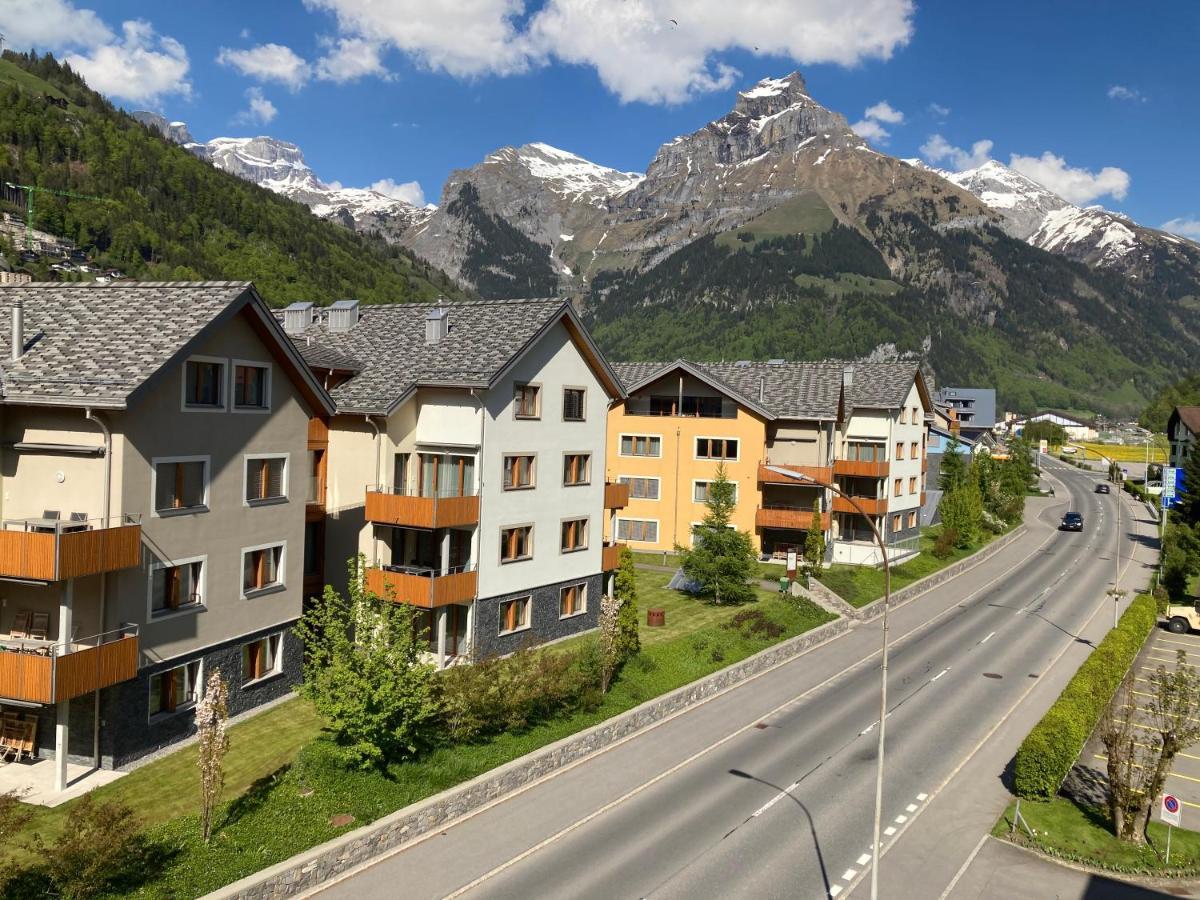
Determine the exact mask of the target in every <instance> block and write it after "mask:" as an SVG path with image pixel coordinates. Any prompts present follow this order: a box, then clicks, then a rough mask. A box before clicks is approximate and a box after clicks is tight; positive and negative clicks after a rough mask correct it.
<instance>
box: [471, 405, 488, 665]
mask: <svg viewBox="0 0 1200 900" xmlns="http://www.w3.org/2000/svg"><path fill="white" fill-rule="evenodd" d="M469 390H470V392H471V396H472V397H474V398H475V402H476V403H478V404H479V463H478V465H476V466H475V492H476V493H477V494H478V495H479V514H480V517H481V519H482V516H483V476H484V471H485V470H486V469H487V465H486V463H485V462H484V455H483V436H484V434H486V433H487V407H485V406H484V405H483V398H482V397H481V396H479V394H478V393H476V391H475V388H470V389H469ZM482 531H483V524H482V521H481V522H480V524H479V525H477V526H475V541H474V547H473V549H474V553H472V556H473V557H474V559H473V560H472V561H471V564H472V565H473V566H475V571H476V572H477V573H478V571H479V556H480V552H479V551H480V547H479V543H480V541H481V540H482ZM475 598H476V599H478V598H479V576H478V575H476V577H475ZM469 609H470V614H469V617H468V620H467V621H468V628H467V653H468V654H469V655H470V656H471V657H474V656H475V627H476V625H477V624H478V622H477V619H478V617H477V616H476V615H475V604H474V602H472V603H471V606H470V607H469Z"/></svg>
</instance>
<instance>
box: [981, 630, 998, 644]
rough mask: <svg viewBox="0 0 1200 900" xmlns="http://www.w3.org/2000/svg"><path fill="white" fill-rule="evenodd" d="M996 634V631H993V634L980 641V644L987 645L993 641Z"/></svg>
mask: <svg viewBox="0 0 1200 900" xmlns="http://www.w3.org/2000/svg"><path fill="white" fill-rule="evenodd" d="M995 634H996V632H994V631H993V632H992V633H991V634H989V635H988V636H987V637H985V638H984V639H983V640H982V641H980V642H979V643H981V644H986V643H987V642H988V641H990V640H991V639H992V638H993V637H994V636H995Z"/></svg>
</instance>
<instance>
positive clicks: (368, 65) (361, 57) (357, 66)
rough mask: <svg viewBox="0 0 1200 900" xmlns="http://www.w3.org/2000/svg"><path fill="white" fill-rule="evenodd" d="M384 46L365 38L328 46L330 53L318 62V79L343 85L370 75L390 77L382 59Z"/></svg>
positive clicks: (344, 39)
mask: <svg viewBox="0 0 1200 900" xmlns="http://www.w3.org/2000/svg"><path fill="white" fill-rule="evenodd" d="M382 50H383V48H382V46H381V45H380V44H379V43H378V42H376V41H369V40H366V39H365V38H353V37H344V38H340V39H339V40H337V41H331V42H329V44H328V52H326V54H325V55H324V56H322V57H321V58H320V59H319V60H317V66H316V68H317V77H318V78H320V79H322V80H325V81H335V82H337V83H338V84H343V83H345V82H347V81H357V80H358V79H360V78H365V77H367V76H368V75H377V76H379V77H380V78H387V77H388V74H389V73H388V70H387V69H386V68H384V65H383V61H382V60H381V59H380V54H381V52H382Z"/></svg>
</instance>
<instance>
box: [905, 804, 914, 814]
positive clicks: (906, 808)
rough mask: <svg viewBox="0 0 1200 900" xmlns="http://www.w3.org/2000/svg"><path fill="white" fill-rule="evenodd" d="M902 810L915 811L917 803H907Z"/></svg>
mask: <svg viewBox="0 0 1200 900" xmlns="http://www.w3.org/2000/svg"><path fill="white" fill-rule="evenodd" d="M904 811H905V812H916V811H917V804H915V803H910V804H908V806H906V807H905V808H904Z"/></svg>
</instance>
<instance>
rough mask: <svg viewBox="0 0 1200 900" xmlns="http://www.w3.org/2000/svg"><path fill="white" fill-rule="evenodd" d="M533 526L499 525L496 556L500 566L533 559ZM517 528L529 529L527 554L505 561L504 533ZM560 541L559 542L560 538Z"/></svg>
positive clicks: (525, 524) (529, 524)
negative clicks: (498, 544) (498, 541)
mask: <svg viewBox="0 0 1200 900" xmlns="http://www.w3.org/2000/svg"><path fill="white" fill-rule="evenodd" d="M533 524H534V523H533V522H519V523H517V524H516V525H501V526H500V546H499V547H498V548H497V551H498V552H497V556H498V558H499V560H500V565H502V566H508V565H512V564H513V563H523V562H529V561H530V560H532V559H533V537H534V534H533V532H534V527H533ZM517 528H528V529H529V553H528V554H526V555H525V556H514V557H513V558H512V559H505V558H504V544H505V541H504V532H506V531H513V530H515V529H517ZM560 540H561V536H560Z"/></svg>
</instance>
